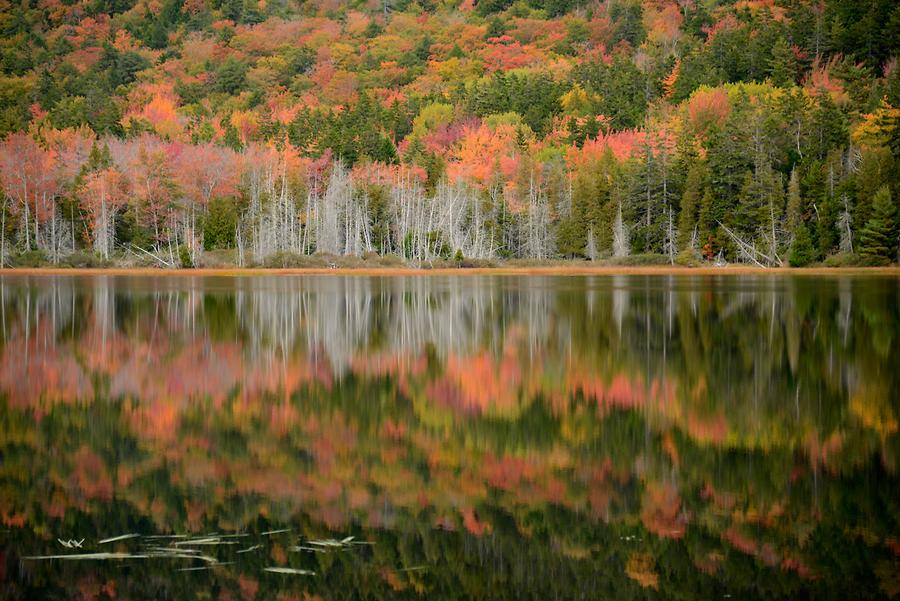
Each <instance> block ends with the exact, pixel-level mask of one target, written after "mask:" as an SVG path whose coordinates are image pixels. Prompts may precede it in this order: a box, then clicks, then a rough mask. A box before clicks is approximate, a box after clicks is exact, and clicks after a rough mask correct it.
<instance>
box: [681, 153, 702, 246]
mask: <svg viewBox="0 0 900 601" xmlns="http://www.w3.org/2000/svg"><path fill="white" fill-rule="evenodd" d="M705 182H706V167H705V165H704V163H702V162H699V161H698V162H695V163H694V164H693V165H691V168H690V170H689V171H688V175H687V180H686V181H685V183H684V193H683V194H682V195H681V213H680V214H679V216H678V239H679V240H680V241H681V248H682V249H683V250H686V249H689V248H692V243H693V242H696V240H695V239H694V238H695V233H697V230H698V229H699V228H698V223H699V222H698V219H699V212H700V206H701V203H702V200H703V195H704V190H705Z"/></svg>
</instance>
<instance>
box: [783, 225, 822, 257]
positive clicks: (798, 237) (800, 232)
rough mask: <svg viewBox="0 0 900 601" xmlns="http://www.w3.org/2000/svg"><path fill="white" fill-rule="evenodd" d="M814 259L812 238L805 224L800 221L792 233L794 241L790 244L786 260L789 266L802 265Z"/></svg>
mask: <svg viewBox="0 0 900 601" xmlns="http://www.w3.org/2000/svg"><path fill="white" fill-rule="evenodd" d="M815 260H816V251H815V249H814V248H813V243H812V238H811V237H810V235H809V230H808V229H807V227H806V224H805V223H803V222H801V223H800V225H799V226H797V232H796V234H795V235H794V243H793V244H792V245H791V256H790V257H789V258H788V262H789V263H790V265H791V267H804V266H806V265H809V264H810V263H812V262H813V261H815Z"/></svg>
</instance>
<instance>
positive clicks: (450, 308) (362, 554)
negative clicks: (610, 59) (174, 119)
mask: <svg viewBox="0 0 900 601" xmlns="http://www.w3.org/2000/svg"><path fill="white" fill-rule="evenodd" d="M0 308H2V330H0V520H2V522H0V591H2V597H3V598H11V599H19V598H22V599H25V598H29V599H30V598H47V599H51V598H59V599H68V598H76V597H79V596H81V597H79V598H106V597H110V598H112V597H116V598H130V599H143V598H171V599H187V598H208V599H252V598H259V599H358V598H365V599H375V598H428V599H444V598H446V599H460V598H472V599H500V598H509V599H524V598H534V599H554V598H559V599H575V598H586V599H594V598H615V599H631V598H641V599H645V598H675V597H678V598H683V599H692V598H699V599H713V598H727V597H728V596H730V597H731V598H735V599H739V598H791V599H798V598H806V597H814V598H828V597H831V598H840V599H844V598H877V597H886V596H889V595H897V594H900V486H898V484H900V478H898V467H900V466H898V460H900V435H898V416H900V279H897V278H891V277H848V276H841V277H787V276H774V277H762V276H747V277H744V276H741V277H737V276H722V277H709V276H678V277H666V276H658V277H657V276H633V277H632V276H609V277H599V276H598V277H560V278H554V277H503V276H485V277H481V276H464V277H410V278H396V277H385V278H381V277H337V276H335V277H331V276H327V277H250V278H225V277H209V278H201V277H196V278H194V277H112V276H108V277H48V276H43V277H18V276H17V277H10V276H4V277H0ZM273 531H274V532H273ZM129 534H131V535H134V536H131V537H130V538H122V539H120V540H117V541H111V542H103V543H101V542H100V541H101V540H104V539H107V538H113V537H119V536H124V535H129ZM350 537H352V538H350ZM70 541H72V542H70ZM79 544H80V547H78V545H79ZM97 553H107V554H109V555H101V556H92V557H89V558H86V559H82V560H73V559H72V558H68V559H66V558H56V559H47V558H42V557H43V556H48V555H52V556H58V555H73V554H78V555H89V556H90V555H92V554H97ZM273 568H274V569H275V570H276V571H272V569H273ZM285 568H287V570H293V571H287V572H285V570H284V569H285ZM277 570H281V571H277Z"/></svg>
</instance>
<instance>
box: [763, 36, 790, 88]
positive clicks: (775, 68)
mask: <svg viewBox="0 0 900 601" xmlns="http://www.w3.org/2000/svg"><path fill="white" fill-rule="evenodd" d="M766 71H767V72H768V74H769V77H770V78H771V80H772V83H773V84H775V85H776V86H778V87H779V88H788V87H791V86H793V85H794V83H795V78H796V74H797V59H796V58H794V53H793V52H792V51H791V46H790V44H788V42H787V40H786V39H784V38H778V40H777V41H776V42H775V44H774V45H773V46H772V54H771V56H770V57H769V64H768V69H767V70H766Z"/></svg>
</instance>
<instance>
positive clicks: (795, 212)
mask: <svg viewBox="0 0 900 601" xmlns="http://www.w3.org/2000/svg"><path fill="white" fill-rule="evenodd" d="M802 214H803V198H802V197H801V196H800V175H799V174H798V173H797V168H796V167H795V168H794V169H792V170H791V178H790V179H789V180H788V198H787V215H786V218H785V227H787V233H788V236H790V237H792V238H793V236H794V234H795V233H796V231H797V227H798V226H799V225H800V217H801V215H802Z"/></svg>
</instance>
